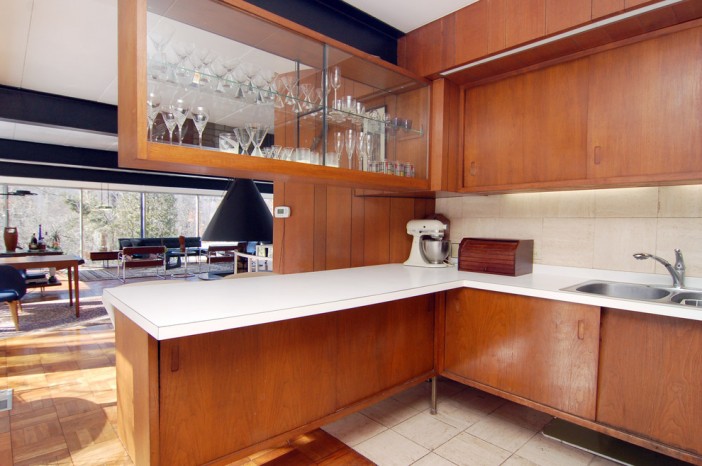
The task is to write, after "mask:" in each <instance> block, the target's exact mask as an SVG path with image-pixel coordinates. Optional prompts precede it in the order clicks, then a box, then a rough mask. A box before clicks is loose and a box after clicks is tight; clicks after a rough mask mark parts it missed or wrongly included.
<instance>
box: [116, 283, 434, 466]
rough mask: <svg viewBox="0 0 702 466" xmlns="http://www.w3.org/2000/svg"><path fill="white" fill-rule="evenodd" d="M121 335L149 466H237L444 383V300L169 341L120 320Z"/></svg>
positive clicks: (128, 437)
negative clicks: (437, 321) (439, 342)
mask: <svg viewBox="0 0 702 466" xmlns="http://www.w3.org/2000/svg"><path fill="white" fill-rule="evenodd" d="M115 329H116V332H115V338H116V340H115V347H116V353H117V356H116V359H117V362H116V366H117V374H118V376H117V377H118V382H117V399H118V403H117V412H118V414H117V415H118V429H119V435H120V439H121V440H122V442H123V443H124V445H125V447H126V448H127V451H128V452H129V455H130V457H131V458H132V460H133V462H134V464H139V465H152V466H155V465H158V464H162V465H186V464H187V465H191V464H231V463H232V462H233V461H235V460H237V459H240V458H242V457H245V456H246V455H249V454H251V453H255V452H256V451H260V450H262V449H264V448H268V447H270V446H272V445H279V444H282V443H284V442H285V441H287V440H288V439H290V438H294V437H296V436H297V435H300V434H303V433H306V432H309V431H311V430H314V429H315V428H317V427H320V426H322V425H324V424H328V423H330V422H332V421H334V420H336V419H339V418H341V417H342V416H345V415H347V414H350V413H352V412H355V411H358V410H360V409H362V408H364V407H366V406H368V405H370V404H373V403H375V402H377V401H380V400H381V399H383V398H387V397H388V396H391V395H393V394H395V393H398V392H400V391H402V390H405V389H407V388H409V387H411V386H412V385H416V384H418V383H423V382H424V381H425V380H427V379H428V378H430V377H432V376H433V375H435V372H434V295H424V296H418V297H415V298H408V299H403V300H399V301H393V302H389V303H381V304H375V305H370V306H364V307H359V308H355V309H349V310H343V311H338V312H328V313H325V314H318V315H314V316H309V317H303V318H297V319H291V320H283V321H278V322H272V323H266V324H259V325H251V326H247V327H241V328H235V329H230V330H222V331H216V332H209V333H205V334H199V335H193V336H186V337H179V338H172V339H167V340H160V341H158V340H156V339H154V338H153V337H151V336H150V335H149V334H147V333H146V332H145V331H144V330H143V329H141V328H140V327H139V326H138V325H136V324H135V323H133V322H132V321H131V320H130V319H129V318H128V317H126V316H125V315H124V314H122V313H121V312H119V311H116V312H115ZM428 403H429V400H428V399H427V404H428Z"/></svg>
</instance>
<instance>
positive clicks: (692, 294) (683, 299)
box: [670, 291, 702, 307]
mask: <svg viewBox="0 0 702 466" xmlns="http://www.w3.org/2000/svg"><path fill="white" fill-rule="evenodd" d="M670 300H671V301H672V302H674V303H677V304H684V305H685V306H695V307H702V292H700V291H681V292H680V293H676V294H675V295H673V297H672V298H670Z"/></svg>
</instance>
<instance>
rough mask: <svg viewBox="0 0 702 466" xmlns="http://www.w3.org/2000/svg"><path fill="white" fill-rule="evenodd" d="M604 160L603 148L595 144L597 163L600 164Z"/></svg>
mask: <svg viewBox="0 0 702 466" xmlns="http://www.w3.org/2000/svg"><path fill="white" fill-rule="evenodd" d="M601 161H602V148H601V147H600V146H595V165H599V164H600V162H601Z"/></svg>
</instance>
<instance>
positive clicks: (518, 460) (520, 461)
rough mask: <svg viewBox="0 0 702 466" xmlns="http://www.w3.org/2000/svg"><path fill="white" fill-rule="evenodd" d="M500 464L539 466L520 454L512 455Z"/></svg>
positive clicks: (506, 465)
mask: <svg viewBox="0 0 702 466" xmlns="http://www.w3.org/2000/svg"><path fill="white" fill-rule="evenodd" d="M502 466H539V465H538V464H536V463H532V462H531V461H529V460H528V459H525V458H522V457H521V456H517V455H512V456H510V457H509V459H508V460H507V461H505V462H504V463H502Z"/></svg>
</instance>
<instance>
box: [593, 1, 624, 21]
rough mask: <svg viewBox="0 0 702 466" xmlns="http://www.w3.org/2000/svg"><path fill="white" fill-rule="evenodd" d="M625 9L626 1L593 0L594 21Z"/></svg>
mask: <svg viewBox="0 0 702 466" xmlns="http://www.w3.org/2000/svg"><path fill="white" fill-rule="evenodd" d="M623 9H624V0H592V19H597V18H601V17H603V16H609V15H611V14H614V13H617V12H620V11H622V10H623Z"/></svg>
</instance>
